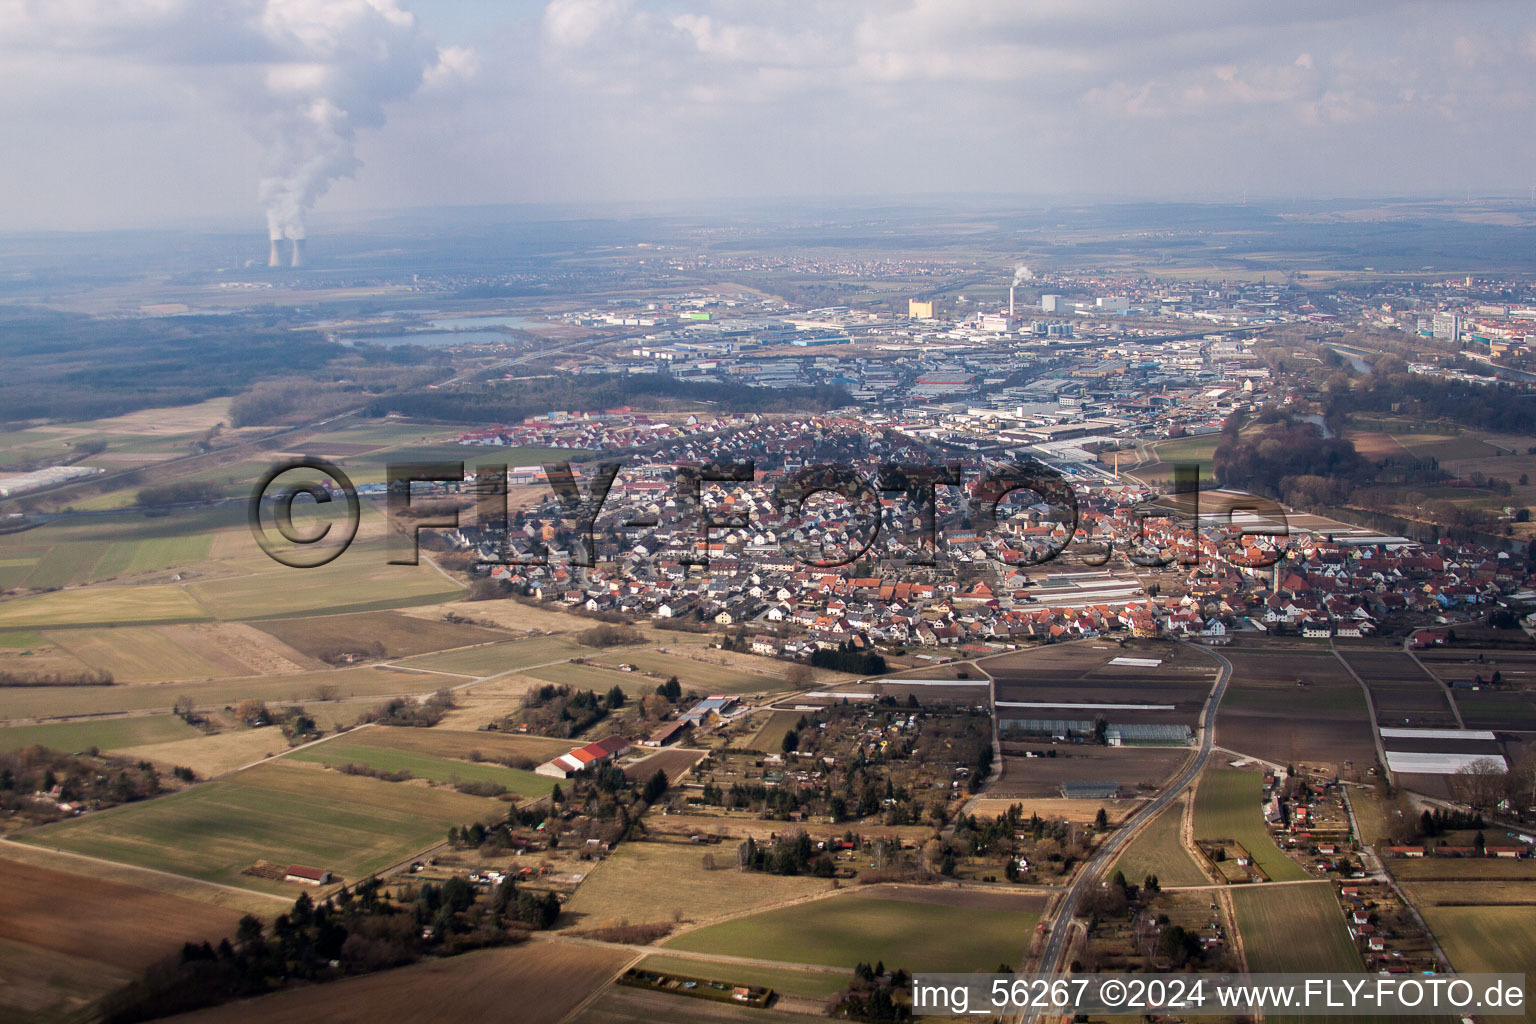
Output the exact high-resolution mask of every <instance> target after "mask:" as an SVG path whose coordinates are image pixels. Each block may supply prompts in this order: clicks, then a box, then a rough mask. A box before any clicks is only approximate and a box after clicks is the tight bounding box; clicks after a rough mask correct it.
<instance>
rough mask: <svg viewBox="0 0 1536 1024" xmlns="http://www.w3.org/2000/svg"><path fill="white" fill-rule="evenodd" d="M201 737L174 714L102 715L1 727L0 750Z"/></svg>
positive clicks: (106, 746) (112, 746)
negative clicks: (82, 718)
mask: <svg viewBox="0 0 1536 1024" xmlns="http://www.w3.org/2000/svg"><path fill="white" fill-rule="evenodd" d="M200 736H202V733H200V732H198V730H196V729H194V728H192V727H191V726H190V725H188V724H187V723H186V722H183V721H182V720H181V719H179V718H177V717H176V716H175V715H145V716H140V717H135V718H104V719H101V720H99V721H94V722H51V723H48V724H45V725H15V726H10V727H7V728H0V750H19V749H20V748H22V747H30V746H33V745H34V744H35V745H39V746H44V747H49V748H51V749H53V750H61V751H63V752H64V753H66V754H72V753H74V752H75V751H77V750H89V749H90V748H92V747H97V748H99V749H101V750H108V751H119V750H125V749H128V748H132V747H142V746H145V745H146V744H151V743H171V742H174V741H178V740H187V739H192V738H195V737H200Z"/></svg>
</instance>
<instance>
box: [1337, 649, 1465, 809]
mask: <svg viewBox="0 0 1536 1024" xmlns="http://www.w3.org/2000/svg"><path fill="white" fill-rule="evenodd" d="M1328 650H1329V651H1331V652H1332V653H1333V656H1334V658H1335V659H1337V661H1338V663H1339V664H1340V665H1343V666H1344V670H1345V671H1346V672H1348V673H1349V675H1350V678H1351V679H1353V680H1354V681H1355V682H1357V683H1359V684H1360V692H1361V693H1363V694H1365V710H1366V712H1367V713H1368V714H1369V715H1370V716H1371V739H1373V740H1375V741H1376V760H1378V761H1380V762H1381V771H1382V774H1383V775H1385V776H1386V779H1387V782H1389V783H1390V782H1392V768H1391V766H1390V765H1388V764H1387V748H1386V746H1385V745H1384V744H1383V743H1382V742H1381V723H1380V722H1378V721H1377V720H1376V699H1375V698H1374V697H1372V696H1371V688H1370V687H1369V686H1367V685H1366V682H1365V680H1364V679H1362V678H1360V673H1359V672H1356V671H1355V666H1353V665H1351V664H1350V663H1349V659H1348V658H1346V657H1344V655H1343V654H1342V653H1340V651H1339V649H1338V647H1336V646H1334V643H1333V637H1331V636H1330V637H1329V638H1328ZM1451 706H1452V707H1455V704H1452V705H1451ZM1458 717H1459V716H1458Z"/></svg>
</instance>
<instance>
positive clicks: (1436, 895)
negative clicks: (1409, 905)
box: [1403, 878, 1536, 910]
mask: <svg viewBox="0 0 1536 1024" xmlns="http://www.w3.org/2000/svg"><path fill="white" fill-rule="evenodd" d="M1403 890H1404V891H1405V892H1406V893H1407V894H1408V898H1409V899H1411V900H1412V901H1413V905H1414V906H1416V907H1418V908H1419V909H1420V910H1422V909H1424V908H1426V907H1441V906H1444V907H1475V906H1524V907H1536V880H1532V881H1527V880H1524V879H1493V878H1482V879H1468V880H1465V881H1459V882H1449V881H1432V882H1413V883H1409V884H1405V885H1404V886H1403Z"/></svg>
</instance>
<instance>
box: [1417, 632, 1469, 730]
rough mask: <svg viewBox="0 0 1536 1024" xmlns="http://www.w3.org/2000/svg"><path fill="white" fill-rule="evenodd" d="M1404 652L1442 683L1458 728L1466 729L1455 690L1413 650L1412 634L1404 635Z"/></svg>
mask: <svg viewBox="0 0 1536 1024" xmlns="http://www.w3.org/2000/svg"><path fill="white" fill-rule="evenodd" d="M1403 653H1404V654H1406V655H1408V657H1410V658H1412V659H1413V663H1414V664H1415V665H1417V666H1419V668H1421V669H1423V671H1424V674H1425V675H1427V676H1429V678H1431V679H1433V680H1434V681H1435V682H1437V683H1439V684H1440V689H1442V690H1444V691H1445V699H1446V701H1447V702H1448V703H1449V704H1450V705H1451V714H1453V715H1455V716H1456V728H1458V729H1465V728H1466V727H1467V723H1466V722H1463V721H1462V720H1461V708H1460V706H1458V705H1457V703H1456V694H1455V692H1454V691H1453V690H1452V689H1451V687H1450V684H1449V683H1447V682H1446V681H1445V680H1444V679H1441V678H1440V674H1439V673H1438V672H1435V671H1434V670H1433V669H1431V668H1430V667H1429V666H1428V665H1426V664H1424V663H1423V662H1422V661H1420V660H1419V656H1418V655H1417V654H1415V653H1414V651H1413V637H1412V635H1409V636H1405V637H1403Z"/></svg>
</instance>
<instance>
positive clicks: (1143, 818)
mask: <svg viewBox="0 0 1536 1024" xmlns="http://www.w3.org/2000/svg"><path fill="white" fill-rule="evenodd" d="M1179 642H1180V643H1182V644H1183V645H1184V646H1186V647H1189V648H1191V649H1193V650H1197V651H1200V652H1201V653H1203V654H1205V655H1206V656H1207V657H1210V658H1213V659H1215V661H1216V663H1217V664H1218V665H1219V666H1220V670H1219V671H1218V672H1217V673H1216V682H1215V683H1214V684H1213V685H1212V686H1211V692H1210V694H1209V695H1208V696H1207V697H1206V699H1205V706H1204V707H1203V708H1202V709H1201V711H1200V740H1199V745H1198V746H1197V747H1196V749H1195V751H1194V753H1193V754H1191V756H1190V758H1189V759H1188V760H1187V761H1186V762H1185V763H1184V767H1183V768H1182V769H1181V770H1180V771H1179V774H1178V775H1176V776H1175V777H1174V779H1173V781H1172V782H1170V783H1169V784H1168V785H1167V786H1166V787H1164V788H1163V790H1162V792H1160V793H1158V794H1157V796H1156V797H1154V798H1153V799H1151V800H1150V801H1148V802H1147V803H1146V804H1144V805H1143V806H1142V807H1141V809H1140V810H1138V811H1136V812H1135V813H1134V814H1132V815H1131V816H1130V817H1129V818H1127V819H1126V821H1125V823H1124V824H1123V825H1121V826H1120V827H1119V828H1118V829H1116V830H1115V831H1114V832H1111V833H1110V834H1109V835H1108V836H1107V837H1106V838H1105V840H1104V842H1102V843H1100V844H1099V848H1098V850H1096V851H1095V852H1094V854H1093V856H1092V857H1090V858H1089V859H1088V861H1087V863H1085V864H1084V865H1083V866H1082V868H1081V869H1079V871H1078V874H1077V877H1076V878H1074V879H1073V880H1072V883H1071V884H1070V885H1069V886H1068V887H1067V889H1066V891H1065V892H1063V893H1062V895H1061V898H1060V899H1059V900H1058V901H1057V904H1056V906H1055V908H1054V910H1053V911H1052V912H1051V915H1050V917H1047V916H1045V915H1042V917H1041V921H1042V923H1044V924H1046V926H1047V929H1048V935H1049V937H1048V938H1047V940H1046V944H1045V949H1044V951H1043V952H1042V954H1041V958H1040V966H1039V971H1040V973H1042V974H1057V973H1060V968H1061V962H1062V959H1063V956H1064V954H1065V952H1066V945H1067V937H1068V936H1069V935H1070V934H1071V931H1072V928H1071V924H1072V922H1073V920H1074V919H1075V917H1076V914H1077V906H1078V904H1079V903H1080V902H1082V899H1083V897H1084V896H1085V895H1086V894H1087V893H1088V891H1089V890H1090V889H1091V888H1092V887H1093V885H1094V883H1096V882H1097V881H1098V879H1099V876H1100V875H1102V874H1103V873H1104V872H1105V871H1106V870H1108V869H1109V866H1110V865H1111V864H1112V863H1114V861H1115V859H1116V858H1117V857H1118V856H1119V855H1120V854H1121V853H1122V852H1123V850H1124V848H1125V847H1126V846H1129V845H1130V843H1131V842H1132V841H1133V840H1134V839H1135V838H1136V835H1137V834H1138V833H1139V832H1141V830H1142V829H1144V828H1145V827H1146V826H1147V824H1148V823H1149V822H1151V821H1152V819H1153V818H1155V817H1157V815H1158V814H1159V813H1161V812H1162V811H1164V810H1165V809H1167V808H1168V806H1169V805H1170V804H1172V803H1173V801H1174V800H1176V799H1178V798H1179V796H1180V795H1181V794H1182V793H1183V792H1184V791H1185V790H1186V789H1188V788H1189V787H1190V784H1191V783H1193V782H1194V781H1195V780H1196V779H1197V778H1199V776H1200V773H1201V772H1202V771H1203V770H1204V769H1205V765H1206V762H1207V761H1209V760H1210V757H1211V752H1212V751H1213V750H1214V749H1215V746H1216V743H1215V741H1216V710H1217V708H1219V707H1220V706H1221V698H1222V697H1223V696H1225V695H1226V692H1227V683H1228V681H1230V680H1231V678H1232V663H1231V662H1230V661H1228V660H1227V659H1226V658H1225V657H1223V656H1222V655H1221V654H1219V653H1217V652H1216V651H1214V650H1212V649H1210V648H1206V647H1201V646H1199V645H1197V644H1192V643H1189V642H1188V641H1184V640H1181V641H1179ZM1191 803H1193V801H1191ZM1051 918H1054V920H1052V919H1051ZM1039 1015H1040V1014H1039V1011H1038V1010H1035V1009H1031V1010H1027V1011H1025V1012H1024V1013H1022V1014H1020V1015H1019V1016H1018V1017H1017V1018H1016V1019H1017V1020H1019V1021H1021V1022H1025V1024H1033V1022H1034V1021H1035V1020H1036V1019H1038V1017H1039Z"/></svg>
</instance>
